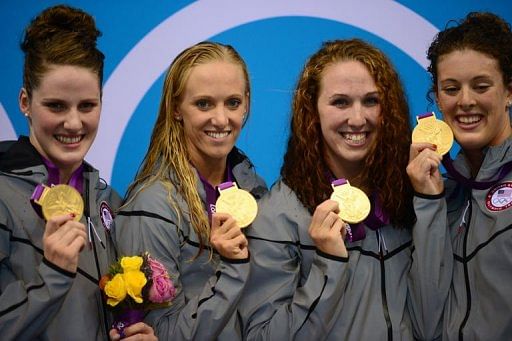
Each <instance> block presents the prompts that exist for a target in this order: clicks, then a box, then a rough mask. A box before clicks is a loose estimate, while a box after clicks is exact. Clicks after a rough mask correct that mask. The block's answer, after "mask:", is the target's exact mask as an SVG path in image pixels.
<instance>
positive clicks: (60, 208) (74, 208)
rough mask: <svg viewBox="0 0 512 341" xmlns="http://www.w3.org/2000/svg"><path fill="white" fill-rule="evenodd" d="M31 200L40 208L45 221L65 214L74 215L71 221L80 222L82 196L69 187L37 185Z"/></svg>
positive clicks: (82, 205)
mask: <svg viewBox="0 0 512 341" xmlns="http://www.w3.org/2000/svg"><path fill="white" fill-rule="evenodd" d="M32 200H33V201H34V202H35V203H36V204H38V205H40V206H41V208H42V212H43V216H44V218H45V219H46V220H49V219H50V218H52V217H55V216H59V215H66V214H74V218H73V220H75V221H80V219H81V218H82V215H83V212H84V202H83V200H82V196H81V195H80V193H78V191H77V190H76V189H74V188H73V187H71V186H68V185H64V184H60V185H56V186H52V187H48V186H45V185H39V186H37V187H36V190H35V191H34V194H32Z"/></svg>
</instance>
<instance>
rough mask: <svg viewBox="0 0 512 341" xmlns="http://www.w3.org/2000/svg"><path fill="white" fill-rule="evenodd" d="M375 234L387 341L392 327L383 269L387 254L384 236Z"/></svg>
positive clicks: (389, 338)
mask: <svg viewBox="0 0 512 341" xmlns="http://www.w3.org/2000/svg"><path fill="white" fill-rule="evenodd" d="M375 232H376V234H377V242H378V245H379V262H380V291H381V298H382V309H383V312H384V319H385V320H386V326H387V330H388V341H391V340H393V327H392V325H391V318H390V317H389V308H388V299H387V296H386V270H385V267H384V250H385V252H386V253H387V252H388V250H387V247H386V243H385V241H384V236H383V235H382V233H381V231H380V229H379V230H377V231H375Z"/></svg>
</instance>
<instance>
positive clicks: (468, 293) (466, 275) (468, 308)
mask: <svg viewBox="0 0 512 341" xmlns="http://www.w3.org/2000/svg"><path fill="white" fill-rule="evenodd" d="M467 210H468V211H469V214H468V221H467V223H466V224H465V225H466V228H465V229H464V230H465V231H464V241H463V245H462V266H463V267H464V284H465V287H466V300H467V306H466V314H465V315H464V319H463V320H462V323H461V324H460V327H459V340H460V341H462V340H464V335H463V329H464V327H465V326H466V323H467V322H468V319H469V314H470V312H471V287H470V285H469V271H468V263H467V259H466V257H467V246H468V234H469V233H468V232H469V226H470V225H471V215H472V212H473V205H472V202H471V197H470V198H469V201H468V207H467Z"/></svg>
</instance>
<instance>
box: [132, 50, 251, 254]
mask: <svg viewBox="0 0 512 341" xmlns="http://www.w3.org/2000/svg"><path fill="white" fill-rule="evenodd" d="M215 61H226V62H230V63H233V64H235V65H239V66H240V68H241V69H242V71H243V75H244V78H245V84H246V93H247V95H248V97H249V94H250V87H249V74H248V72H247V66H246V64H245V62H244V61H243V59H242V57H240V55H239V54H238V52H237V51H236V50H235V49H234V48H233V47H231V46H230V45H223V44H219V43H213V42H201V43H198V44H196V45H194V46H192V47H189V48H188V49H186V50H184V51H183V52H181V53H180V54H179V55H178V56H177V57H176V58H175V59H174V61H173V62H172V64H171V66H170V67H169V70H168V71H167V74H166V76H165V81H164V86H163V90H162V99H161V102H160V109H159V111H158V117H157V120H156V122H155V127H154V128H153V133H152V135H151V140H150V145H149V149H148V151H147V153H146V156H145V157H144V160H143V163H142V166H141V169H140V170H139V172H138V173H137V175H136V177H135V181H134V183H133V184H132V185H130V188H129V189H128V193H130V192H131V191H132V190H133V189H134V188H135V187H138V188H139V189H138V190H137V192H139V191H141V190H142V189H143V188H144V187H146V186H148V185H149V184H151V183H153V182H155V181H160V182H162V183H163V185H164V186H166V187H167V189H168V193H169V195H168V201H169V203H170V204H171V206H172V207H173V208H174V210H175V211H176V213H177V214H178V217H180V216H181V215H182V214H183V213H182V212H181V210H180V209H179V207H178V204H177V200H176V198H174V197H173V194H172V193H173V192H178V193H179V194H180V195H181V197H182V198H183V200H184V201H185V203H186V204H187V206H188V215H189V218H190V222H191V224H192V227H193V229H194V231H195V232H196V234H197V236H198V238H199V244H200V247H199V252H198V254H197V255H196V256H198V255H199V254H200V253H201V252H202V250H203V249H204V246H205V242H206V241H208V240H209V238H210V224H209V222H208V216H207V214H206V210H205V208H204V206H203V203H202V201H201V198H200V196H199V193H198V191H197V188H196V183H197V181H198V177H197V175H196V172H195V171H194V169H193V166H192V165H191V164H190V155H189V152H188V149H187V143H186V141H185V134H184V128H183V122H182V121H178V120H176V119H175V117H174V113H175V112H177V109H178V106H179V105H180V103H181V100H182V98H181V97H182V95H183V93H184V91H185V87H186V83H187V81H188V78H189V75H190V72H191V70H192V69H193V68H194V67H195V66H198V65H203V64H208V63H211V62H215ZM246 120H247V115H246ZM139 185H141V186H139ZM135 195H136V193H135V194H134V195H132V196H131V197H132V198H133V197H134V196H135ZM210 254H211V253H210Z"/></svg>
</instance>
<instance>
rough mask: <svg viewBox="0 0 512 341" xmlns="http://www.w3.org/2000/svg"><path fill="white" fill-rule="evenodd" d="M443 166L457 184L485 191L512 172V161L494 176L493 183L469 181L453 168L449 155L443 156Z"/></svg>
mask: <svg viewBox="0 0 512 341" xmlns="http://www.w3.org/2000/svg"><path fill="white" fill-rule="evenodd" d="M442 162H443V166H444V168H445V169H446V171H447V172H448V174H450V175H451V176H452V177H453V178H454V179H455V181H457V183H459V184H461V185H462V186H464V187H466V188H472V189H478V190H484V189H488V188H491V187H492V186H493V185H494V184H496V183H498V182H500V181H501V180H502V179H503V178H504V177H505V176H506V175H507V174H508V173H510V171H512V161H510V162H507V163H506V164H504V165H503V166H502V167H501V168H500V170H499V171H498V172H496V174H494V175H493V176H492V178H494V177H496V179H495V180H491V181H475V180H473V179H468V178H466V177H465V176H464V175H462V174H461V173H460V172H459V171H458V170H456V169H455V167H454V166H453V160H452V159H451V157H450V155H449V154H445V155H444V156H443V161H442Z"/></svg>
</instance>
